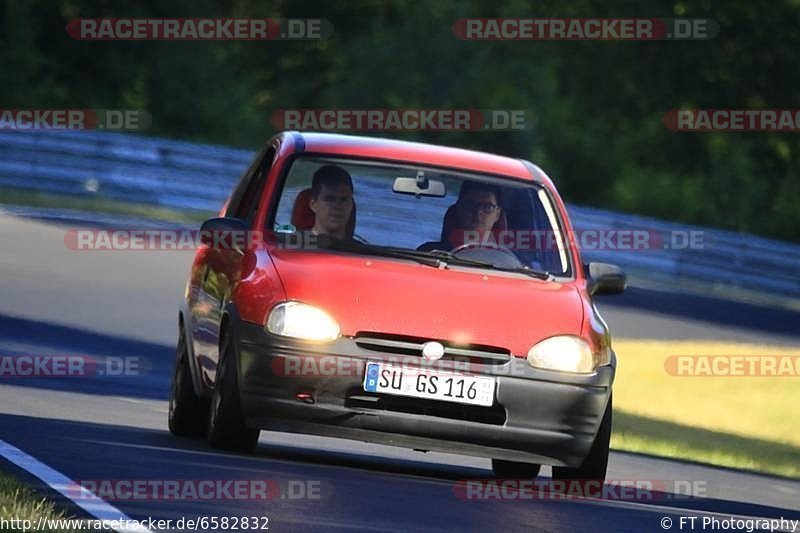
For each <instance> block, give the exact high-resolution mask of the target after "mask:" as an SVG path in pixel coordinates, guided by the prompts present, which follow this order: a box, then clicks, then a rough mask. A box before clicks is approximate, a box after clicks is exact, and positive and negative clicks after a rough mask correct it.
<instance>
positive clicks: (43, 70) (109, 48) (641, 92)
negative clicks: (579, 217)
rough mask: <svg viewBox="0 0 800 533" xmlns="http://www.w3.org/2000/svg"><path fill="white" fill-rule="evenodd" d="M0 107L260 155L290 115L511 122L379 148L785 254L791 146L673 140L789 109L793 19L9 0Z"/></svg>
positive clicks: (671, 8)
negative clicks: (431, 157)
mask: <svg viewBox="0 0 800 533" xmlns="http://www.w3.org/2000/svg"><path fill="white" fill-rule="evenodd" d="M0 16H1V17H2V19H1V21H2V22H1V23H0V58H1V59H2V66H3V67H2V78H3V79H2V83H0V96H1V98H0V102H2V107H4V108H15V107H40V108H51V107H69V108H79V107H87V108H89V107H95V108H139V109H144V110H146V111H148V112H149V113H150V114H151V115H152V116H153V125H152V126H151V127H150V129H149V130H147V131H146V132H145V133H146V134H148V135H161V136H166V137H171V138H181V139H190V140H197V141H205V142H212V143H220V144H227V145H233V146H240V147H247V148H256V147H257V146H258V145H259V144H261V143H262V142H263V141H264V140H266V139H267V138H268V137H269V136H270V135H272V134H273V133H274V129H273V127H272V126H271V125H270V123H269V117H270V115H271V113H272V112H273V111H275V110H277V109H285V108H360V109H363V108H417V107H419V108H484V109H490V108H493V109H525V110H526V111H527V117H528V118H529V119H530V118H533V119H534V127H533V128H532V129H530V130H526V131H506V132H491V133H490V132H474V133H473V132H412V133H404V134H399V135H398V134H395V133H391V134H390V135H391V136H396V137H405V138H413V139H417V140H423V141H429V142H438V143H445V144H451V145H458V146H462V147H466V148H474V149H480V150H487V151H492V152H497V153H502V154H507V155H513V156H517V157H525V158H531V159H533V160H534V161H535V162H537V163H538V164H539V165H540V166H542V168H544V169H545V171H546V172H548V173H549V174H550V175H551V177H553V178H554V180H555V181H556V183H557V184H558V186H559V188H560V190H561V192H562V194H563V196H564V197H565V199H566V200H567V201H570V202H574V203H577V204H584V205H593V206H597V207H603V208H609V209H615V210H619V211H625V212H631V213H639V214H645V215H651V216H656V217H661V218H667V219H673V220H679V221H683V222H687V223H694V224H703V225H710V226H717V227H724V228H728V229H733V230H739V231H746V232H753V233H758V234H762V235H766V236H772V237H777V238H782V239H787V240H793V241H800V232H798V231H797V230H798V228H800V209H798V206H800V181H798V176H797V169H798V163H799V162H800V133H785V132H783V133H782V132H772V133H757V132H751V133H747V132H717V133H703V132H698V133H686V132H682V133H676V132H672V131H670V130H668V129H667V128H666V127H665V126H664V124H663V122H662V118H663V116H664V113H665V112H666V111H667V110H669V109H673V108H681V107H686V108H798V107H800V105H798V94H800V83H799V82H800V69H798V60H797V43H799V42H800V1H798V0H775V1H772V2H769V3H768V4H760V3H757V2H753V3H751V2H745V1H727V2H723V1H712V0H682V1H677V2H676V1H667V2H661V3H659V4H655V3H652V2H645V1H643V0H622V1H617V2H614V3H613V5H611V3H609V2H605V1H601V0H574V1H573V2H570V5H569V6H564V5H562V2H558V1H554V0H553V1H543V2H530V1H524V0H495V1H493V2H485V1H483V0H438V1H428V2H426V1H406V0H394V1H389V2H378V1H344V0H324V1H320V0H307V1H303V2H260V1H256V0H238V1H233V2H214V1H211V0H194V1H191V2H189V1H178V0H119V1H114V2H110V1H104V0H52V1H49V2H48V1H43V0H6V2H5V4H3V6H2V12H1V14H0ZM77 17H309V18H326V19H328V20H330V21H331V22H332V23H333V25H334V28H335V32H334V34H333V36H332V37H330V38H329V39H326V40H322V41H267V42H246V41H242V42H235V41H218V42H213V41H212V42H168V41H148V42H124V41H111V42H109V41H95V42H90V41H75V40H72V39H71V38H69V36H68V35H67V32H66V29H65V26H66V23H67V22H68V21H69V20H70V19H72V18H77ZM460 17H668V18H675V17H701V18H704V17H707V18H713V19H715V20H717V21H718V22H719V24H720V26H721V31H720V34H719V35H718V36H717V37H716V38H714V39H712V40H708V41H684V42H677V41H656V42H624V41H618V42H613V41H612V42H602V41H600V42H535V41H528V42H525V41H507V42H496V41H495V42H489V41H484V42H480V41H462V40H459V39H458V38H456V37H455V36H454V34H453V32H452V24H453V23H454V22H455V20H456V19H458V18H460Z"/></svg>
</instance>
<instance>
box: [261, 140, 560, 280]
mask: <svg viewBox="0 0 800 533" xmlns="http://www.w3.org/2000/svg"><path fill="white" fill-rule="evenodd" d="M300 159H317V160H323V161H325V162H330V163H332V164H336V163H337V162H338V163H341V164H348V165H364V166H387V167H394V168H397V169H398V170H403V169H406V170H414V171H416V170H423V171H431V172H445V173H448V174H451V175H452V177H454V178H459V179H462V180H470V181H484V182H487V183H490V184H493V185H498V186H501V187H509V186H510V187H515V188H520V189H533V190H534V192H535V195H536V196H540V194H541V193H544V195H545V197H546V198H547V201H548V203H549V204H550V205H549V208H550V209H549V211H552V214H553V218H554V219H555V222H556V224H557V226H558V228H557V231H558V236H559V248H560V250H561V253H562V254H563V258H564V260H565V262H566V269H565V272H563V273H553V272H550V273H549V274H551V277H550V280H551V281H556V282H562V283H563V282H569V281H575V268H574V264H573V263H574V257H573V254H572V249H571V246H570V242H569V239H568V238H567V231H566V225H565V223H564V220H563V214H562V212H561V210H560V209H559V204H558V203H556V202H555V200H554V198H553V196H552V193H551V191H550V190H549V188H548V187H546V186H545V184H543V183H541V182H539V181H537V180H535V179H533V178H532V179H530V180H525V179H520V178H516V177H512V176H507V175H504V174H494V173H490V172H480V173H478V172H474V171H470V170H464V169H462V168H457V167H449V166H435V165H428V164H418V163H414V162H413V161H398V160H396V159H384V158H378V157H363V156H351V155H343V154H330V153H324V152H302V153H294V154H291V155H290V156H289V157H287V159H286V161H285V162H284V164H283V168H281V170H280V173H279V175H278V177H277V183H275V184H274V186H273V188H272V198H270V200H269V203H268V204H269V205H268V206H267V213H266V217H265V219H264V231H265V232H267V233H269V234H271V235H277V232H276V231H275V218H276V217H277V215H278V207H279V205H280V201H281V198H282V197H283V193H284V189H285V187H286V182H287V179H288V177H289V173H290V172H291V170H292V167H293V166H294V164H295V163H296V162H297V161H298V160H300ZM540 200H541V199H540ZM543 207H544V208H545V211H548V209H547V207H548V206H544V204H543ZM548 221H549V222H550V223H551V224H552V222H553V221H551V220H550V218H549V216H548ZM552 229H553V231H555V230H556V228H552ZM317 251H318V252H319V251H323V250H317ZM324 252H326V253H346V254H349V255H359V254H360V252H341V251H335V250H324ZM364 255H367V256H369V257H380V256H375V255H373V254H364ZM382 258H383V259H386V260H393V259H392V258H390V257H385V256H384V257H382ZM396 260H399V259H396ZM453 266H458V267H461V266H462V265H455V264H454V265H453ZM467 268H471V269H477V270H485V271H488V272H497V273H509V271H507V270H500V269H496V268H487V269H481V268H479V267H467ZM520 275H525V274H520Z"/></svg>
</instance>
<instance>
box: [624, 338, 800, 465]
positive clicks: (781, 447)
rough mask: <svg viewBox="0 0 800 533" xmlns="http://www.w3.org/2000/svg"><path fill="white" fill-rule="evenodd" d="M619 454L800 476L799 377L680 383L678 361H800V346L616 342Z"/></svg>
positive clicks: (687, 379) (702, 379)
mask: <svg viewBox="0 0 800 533" xmlns="http://www.w3.org/2000/svg"><path fill="white" fill-rule="evenodd" d="M615 350H616V352H617V358H618V367H617V380H616V383H615V384H614V415H615V418H614V434H613V436H612V439H611V446H612V447H613V448H614V449H617V450H626V451H634V452H642V453H648V454H652V455H659V456H664V457H672V458H677V459H687V460H692V461H700V462H705V463H710V464H715V465H720V466H728V467H733V468H742V469H747V470H754V471H758V472H762V473H770V474H778V475H782V476H789V477H800V433H798V432H797V400H798V390H800V389H798V385H800V377H722V376H719V377H678V376H672V375H670V374H668V373H667V371H666V370H665V368H664V361H665V359H666V358H667V357H669V356H671V355H795V356H798V355H800V347H798V348H792V349H788V348H786V347H785V346H783V347H777V346H765V345H753V344H739V343H724V342H705V341H677V342H666V341H649V340H648V341H645V340H617V341H616V342H615Z"/></svg>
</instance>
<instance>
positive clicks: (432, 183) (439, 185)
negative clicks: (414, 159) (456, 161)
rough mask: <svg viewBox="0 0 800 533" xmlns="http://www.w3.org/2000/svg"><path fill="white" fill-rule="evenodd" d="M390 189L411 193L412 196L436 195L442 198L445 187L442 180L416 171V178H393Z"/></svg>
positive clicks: (444, 193)
mask: <svg viewBox="0 0 800 533" xmlns="http://www.w3.org/2000/svg"><path fill="white" fill-rule="evenodd" d="M392 190H393V191H394V192H396V193H400V194H413V195H414V196H436V197H438V198H444V197H445V196H446V195H447V187H445V184H444V182H443V181H439V180H434V179H430V178H426V177H425V173H424V172H423V171H421V170H420V171H419V172H417V177H416V178H402V177H401V178H395V179H394V184H393V185H392Z"/></svg>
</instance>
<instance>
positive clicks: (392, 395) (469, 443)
mask: <svg viewBox="0 0 800 533" xmlns="http://www.w3.org/2000/svg"><path fill="white" fill-rule="evenodd" d="M201 234H202V236H203V237H202V238H203V239H204V240H203V242H204V243H206V245H204V246H202V247H201V249H200V250H199V251H198V252H197V255H196V257H195V260H194V264H193V265H192V268H191V274H190V279H189V282H188V284H187V289H186V298H185V302H184V304H183V306H182V308H181V310H180V313H179V323H178V326H179V337H178V348H177V356H176V361H175V372H174V375H173V380H172V387H171V396H170V408H169V427H170V430H171V431H172V432H173V433H174V434H176V435H181V436H197V435H203V434H205V435H207V437H208V440H209V442H210V443H211V445H212V446H214V447H217V448H222V449H229V450H240V451H246V450H251V449H253V448H254V447H255V446H256V442H257V440H258V433H259V430H261V429H269V430H278V431H287V432H295V433H307V434H314V435H327V436H335V437H344V438H350V439H355V440H361V441H368V442H375V443H382V444H389V445H395V446H402V447H407V448H414V449H422V450H435V451H444V452H451V453H461V454H465V455H471V456H478V457H486V458H490V459H492V460H493V466H494V469H495V471H496V474H497V475H500V476H508V477H521V476H524V477H530V476H536V475H537V473H538V471H539V466H540V465H541V464H550V465H553V467H554V468H553V473H554V477H556V478H569V479H603V478H604V477H605V473H606V465H607V461H608V448H609V437H610V434H611V412H612V409H611V390H612V383H613V380H614V374H615V367H616V357H615V355H614V352H613V350H612V349H611V344H610V335H609V331H608V328H607V326H606V324H605V322H604V321H603V319H602V318H601V316H600V314H599V313H598V311H597V309H596V308H595V306H594V305H593V302H592V298H593V297H594V296H595V295H598V294H612V293H618V292H621V291H622V290H624V288H625V275H624V274H623V273H622V272H621V271H620V270H619V269H618V268H617V267H615V266H613V265H607V264H601V263H592V264H589V265H584V264H582V263H581V258H580V255H579V252H578V249H577V247H576V246H574V245H573V244H572V243H571V242H570V241H571V239H570V235H572V227H571V225H570V221H569V218H568V217H567V212H566V210H565V208H564V204H563V202H562V201H561V198H560V197H559V195H558V193H557V192H556V189H555V187H554V185H553V183H552V181H550V179H549V178H548V177H547V176H546V175H545V174H544V172H542V170H540V169H539V168H538V167H537V166H535V165H533V164H532V163H530V162H528V161H524V160H521V159H513V158H508V157H501V156H497V155H490V154H486V153H481V152H474V151H467V150H461V149H456V148H448V147H442V146H434V145H428V144H421V143H412V142H402V141H396V140H387V139H378V138H367V137H356V136H345V135H332V134H316V133H314V134H309V133H297V132H284V133H281V134H279V135H277V136H276V137H274V138H273V139H271V140H270V141H269V142H268V143H267V145H266V147H265V148H264V149H263V150H261V152H260V153H259V154H258V156H257V157H256V159H255V160H254V161H253V163H252V165H251V166H250V168H249V169H248V170H247V171H246V173H245V174H244V176H243V177H242V178H241V181H240V182H239V184H238V185H237V187H236V189H235V190H234V191H233V194H232V195H231V197H230V199H229V200H228V201H227V203H226V205H225V206H224V208H223V209H222V211H221V212H220V214H219V217H218V218H213V219H210V220H208V221H206V222H205V223H204V224H203V227H202V233H201ZM219 234H224V235H226V236H229V237H230V236H241V235H246V236H247V238H232V239H229V240H226V241H225V242H226V243H228V244H229V245H226V246H222V245H219V243H220V242H223V240H224V239H220V240H218V239H216V237H215V236H216V235H219Z"/></svg>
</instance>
